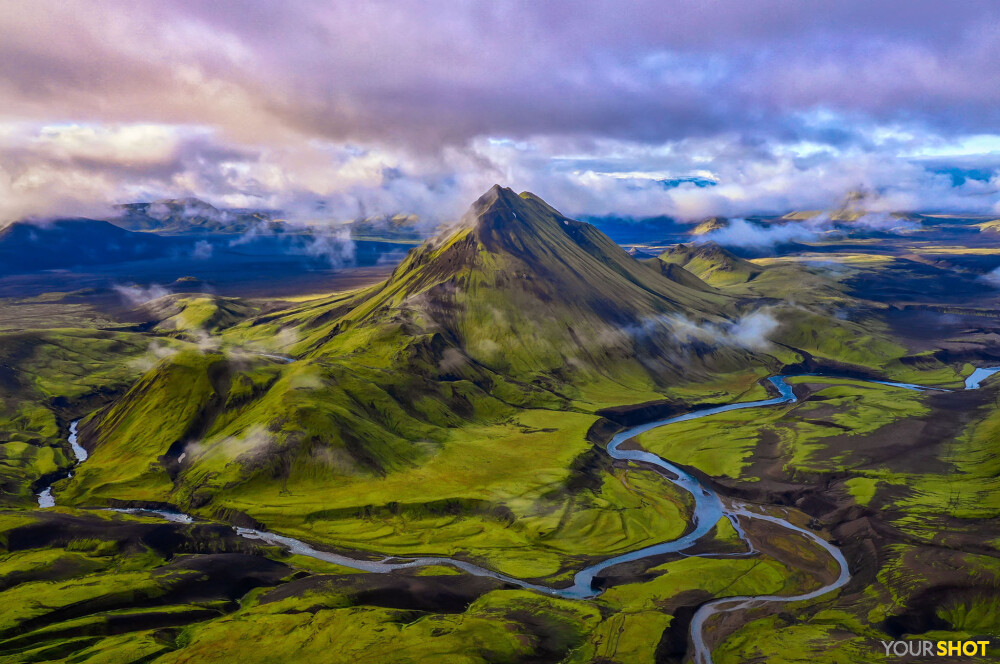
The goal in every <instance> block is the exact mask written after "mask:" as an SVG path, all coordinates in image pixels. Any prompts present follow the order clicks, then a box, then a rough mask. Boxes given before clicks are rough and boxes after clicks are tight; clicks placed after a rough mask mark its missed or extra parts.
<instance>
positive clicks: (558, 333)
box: [296, 186, 740, 378]
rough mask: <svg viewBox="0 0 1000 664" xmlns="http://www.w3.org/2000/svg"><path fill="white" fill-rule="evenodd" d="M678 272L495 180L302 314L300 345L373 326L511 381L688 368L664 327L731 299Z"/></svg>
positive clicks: (330, 347) (721, 309) (332, 341)
mask: <svg viewBox="0 0 1000 664" xmlns="http://www.w3.org/2000/svg"><path fill="white" fill-rule="evenodd" d="M677 269H679V268H677ZM677 269H675V273H674V274H673V275H672V276H668V275H667V274H665V273H664V271H661V270H660V269H658V268H656V267H651V266H649V265H646V264H643V263H642V262H639V261H637V260H635V259H634V258H632V257H631V256H629V255H628V254H627V253H626V252H625V251H624V250H623V249H622V248H621V247H619V246H618V245H617V244H615V243H614V242H613V241H612V240H611V239H609V238H608V237H607V236H606V235H604V234H603V233H601V232H600V231H599V230H598V229H597V228H595V227H594V226H592V225H590V224H587V223H583V222H579V221H574V220H572V219H569V218H567V217H565V216H564V215H562V214H560V213H559V212H558V211H556V210H555V209H553V208H552V207H550V206H549V205H548V204H546V203H545V202H544V201H542V200H541V199H540V198H538V197H537V196H535V195H533V194H531V193H527V192H525V193H522V194H520V195H518V194H515V193H514V192H513V191H511V190H510V189H506V188H502V187H500V186H494V187H493V188H492V189H490V190H489V191H488V192H487V193H486V194H484V195H483V196H482V197H481V198H480V199H479V200H477V201H476V202H475V203H474V204H473V205H472V207H471V208H470V209H469V211H468V212H467V213H466V215H465V216H464V217H463V219H462V220H461V222H460V223H459V224H458V225H457V226H456V227H454V228H453V229H451V230H450V231H447V232H445V233H443V234H442V235H440V236H438V237H437V238H435V239H433V240H430V241H428V242H426V243H424V244H423V245H422V246H421V247H419V248H417V249H414V250H412V251H411V252H410V254H409V255H408V256H407V258H406V259H405V260H404V261H403V262H402V263H401V264H400V265H399V266H398V267H397V268H396V270H395V271H394V272H393V273H392V275H391V276H390V278H389V279H388V280H387V281H386V282H385V283H383V284H380V285H378V286H376V287H374V288H371V289H368V290H367V291H364V292H362V293H359V294H358V295H356V296H354V297H352V298H348V299H346V300H344V299H340V300H337V301H336V303H335V304H334V303H328V304H324V305H322V306H319V307H317V308H314V309H313V310H312V311H309V312H306V311H301V312H299V314H297V316H296V320H297V321H298V324H299V325H301V326H302V327H303V328H304V329H309V328H313V329H315V330H316V332H314V333H312V334H309V338H310V340H311V342H304V343H303V344H300V346H299V348H298V350H299V351H300V352H301V351H308V350H311V351H313V352H316V353H320V354H324V353H327V352H336V353H338V354H340V353H343V352H346V351H347V350H348V347H349V345H353V344H355V343H356V342H357V339H358V338H360V337H358V335H359V334H360V335H362V336H363V337H368V335H370V334H371V333H372V330H373V329H375V328H377V329H379V330H381V332H380V335H386V334H388V335H395V334H396V333H397V332H398V333H400V334H401V335H402V337H401V338H400V340H399V342H398V343H400V344H402V345H408V344H409V343H410V342H411V341H412V340H413V339H424V340H429V341H433V343H434V344H435V346H436V347H437V350H436V351H435V352H443V349H444V348H445V347H450V348H451V349H452V355H453V356H454V353H455V352H458V353H461V354H462V355H463V356H464V357H466V358H467V359H468V360H470V361H472V362H474V363H476V364H479V365H482V366H486V367H489V368H490V369H491V370H494V371H497V372H500V373H503V374H505V375H512V376H517V377H519V378H529V377H534V376H538V375H539V374H545V373H554V374H559V375H563V374H567V373H572V372H582V373H584V374H586V373H588V372H590V371H593V370H597V371H599V372H601V373H605V374H606V373H608V372H611V373H614V374H618V373H620V372H622V371H626V372H633V371H635V370H636V368H637V367H639V368H640V369H639V371H640V373H643V374H645V373H647V372H649V373H651V374H654V375H662V372H663V371H664V370H665V369H667V367H668V366H669V367H672V368H673V369H674V370H678V371H680V370H694V371H697V370H698V369H699V367H702V366H703V363H702V361H698V362H696V363H695V364H696V365H697V366H691V364H690V357H688V356H689V354H690V353H688V352H687V351H689V350H691V348H689V347H688V348H686V349H685V351H684V352H679V346H680V345H681V344H680V343H679V342H678V339H677V338H675V336H674V335H672V334H671V332H670V330H671V326H672V324H673V323H675V322H678V321H681V320H683V321H685V322H689V321H693V322H704V321H715V322H719V321H723V320H724V319H725V318H727V317H730V316H733V315H734V309H733V300H732V299H731V298H729V297H727V296H725V295H723V294H719V293H716V292H713V291H711V289H706V288H704V287H703V286H704V285H703V284H700V283H699V281H698V279H696V278H694V277H693V276H691V275H687V276H686V277H681V276H680V273H679V272H677V271H676V270H677ZM303 315H304V316H306V317H307V318H306V319H303V318H300V316H303ZM390 328H393V329H395V330H396V331H397V332H390V331H389V330H390ZM404 337H405V339H404ZM703 350H705V351H706V353H705V354H704V356H703V360H704V359H705V357H707V356H708V355H713V361H714V360H720V361H723V362H725V363H729V362H731V361H735V360H736V358H735V357H733V355H734V353H733V352H731V351H733V349H726V348H716V349H714V350H713V351H711V352H708V351H707V349H703ZM736 354H737V355H738V354H740V353H736ZM680 365H684V369H682V367H681V366H680ZM667 373H670V372H669V371H667Z"/></svg>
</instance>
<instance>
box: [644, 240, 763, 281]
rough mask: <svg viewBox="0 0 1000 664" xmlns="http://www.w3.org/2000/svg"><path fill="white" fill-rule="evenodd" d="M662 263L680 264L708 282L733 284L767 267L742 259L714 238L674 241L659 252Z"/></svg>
mask: <svg viewBox="0 0 1000 664" xmlns="http://www.w3.org/2000/svg"><path fill="white" fill-rule="evenodd" d="M659 260H660V261H662V262H663V263H671V264H674V265H679V266H680V267H682V268H684V269H685V270H686V271H687V272H689V273H691V274H693V275H694V276H696V277H697V278H699V279H700V280H702V281H703V282H704V283H706V284H709V285H711V286H716V287H718V286H732V285H734V284H742V283H746V282H748V281H751V280H753V279H755V278H756V277H757V276H758V275H760V274H761V273H762V272H764V270H765V269H766V268H764V267H762V266H760V265H756V264H755V263H751V262H750V261H747V260H744V259H742V258H740V257H739V256H736V255H735V254H733V253H731V252H729V251H727V250H726V249H724V248H722V247H721V246H719V245H718V244H716V243H715V242H705V243H703V244H677V245H674V246H673V247H671V248H670V249H668V250H667V251H665V252H663V253H662V254H660V256H659Z"/></svg>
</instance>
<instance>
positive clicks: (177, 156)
mask: <svg viewBox="0 0 1000 664" xmlns="http://www.w3.org/2000/svg"><path fill="white" fill-rule="evenodd" d="M998 174H1000V3H996V2H992V1H987V2H980V1H977V0H964V1H963V2H961V3H946V2H940V1H939V0H934V1H933V2H925V1H922V0H878V1H873V0H862V1H854V0H838V1H837V2H826V1H818V0H817V1H814V0H755V1H754V2H747V1H746V0H696V1H688V0H670V1H669V2H667V1H664V0H655V1H649V2H622V1H621V0H610V1H608V2H581V1H579V0H577V1H572V2H563V1H546V2H537V1H526V2H503V1H501V0H497V1H496V2H481V1H478V2H438V1H437V0H419V1H412V2H411V1H408V0H394V1H393V2H363V3H359V2H346V1H345V2H341V1H339V0H327V1H324V2H309V1H308V0H299V1H297V2H294V3H277V2H265V1H252V0H247V1H240V2H226V1H224V0H223V1H215V2H193V1H185V0H172V1H171V2H162V1H159V2H154V1H148V2H147V1H142V0H136V1H129V2H125V1H118V2H104V1H100V0H86V1H82V0H81V1H74V0H51V1H45V0H25V1H22V0H5V1H4V2H3V3H0V221H2V220H10V219H15V218H19V217H23V216H27V215H38V216H46V215H55V214H70V213H75V214H93V215H99V214H101V212H102V210H104V209H106V206H107V205H108V204H111V203H118V202H128V201H137V200H150V199H154V198H161V197H178V196H189V195H191V196H198V197H201V198H203V199H205V200H208V201H210V202H213V203H215V204H217V205H225V206H235V207H265V208H274V209H281V210H283V211H284V212H285V214H286V215H287V216H289V217H294V218H298V219H303V220H317V219H347V218H352V217H356V216H359V215H372V214H389V213H394V212H412V213H417V214H420V215H422V216H424V217H427V218H437V219H445V218H449V217H453V216H455V215H457V214H459V213H460V212H461V211H462V210H463V209H464V208H465V207H466V206H467V205H468V204H469V203H470V202H471V200H473V199H474V198H475V197H476V196H477V195H478V194H479V193H481V192H482V191H483V190H485V189H486V188H488V187H489V186H490V185H491V184H493V183H494V182H499V183H501V184H504V185H507V186H511V187H513V188H515V189H516V190H522V189H530V190H532V191H534V192H535V193H537V194H539V195H541V196H542V197H544V198H546V199H547V200H549V201H550V202H551V203H552V204H553V205H555V206H556V207H558V208H560V209H561V210H563V211H564V212H566V213H569V214H573V215H578V216H579V215H588V214H589V215H603V214H619V215H634V216H649V215H657V214H669V215H674V216H678V217H681V218H684V219H696V218H699V217H703V216H708V215H712V214H724V215H741V214H749V213H767V212H785V211H788V210H790V209H803V208H805V209H816V208H823V207H829V206H832V205H835V204H836V203H837V202H838V201H839V200H840V199H841V198H842V197H843V196H844V194H845V193H846V192H848V191H851V190H855V189H858V188H864V189H868V190H871V191H874V192H878V194H879V199H878V201H877V202H876V203H875V204H873V205H874V206H875V207H878V208H881V209H884V210H915V209H920V210H934V211H957V210H968V211H977V212H983V213H1000V207H998V201H1000V197H998V195H997V189H998V187H1000V175H998Z"/></svg>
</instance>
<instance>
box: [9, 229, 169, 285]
mask: <svg viewBox="0 0 1000 664" xmlns="http://www.w3.org/2000/svg"><path fill="white" fill-rule="evenodd" d="M172 246H173V244H172V243H171V242H169V241H168V240H166V239H164V238H158V237H154V236H150V235H146V234H143V233H132V232H129V231H127V230H123V229H121V228H118V227H117V226H115V225H113V224H109V223H108V222H106V221H98V220H97V219H82V218H80V219H56V220H54V221H49V222H27V221H18V222H15V223H13V224H10V225H9V226H7V227H5V228H3V229H0V273H6V274H13V273H18V272H31V271H35V270H46V269H54V268H71V267H77V266H85V265H102V264H108V263H118V262H123V261H132V260H139V259H144V258H157V257H161V256H165V255H166V254H167V253H168V252H169V250H170V248H171V247H172Z"/></svg>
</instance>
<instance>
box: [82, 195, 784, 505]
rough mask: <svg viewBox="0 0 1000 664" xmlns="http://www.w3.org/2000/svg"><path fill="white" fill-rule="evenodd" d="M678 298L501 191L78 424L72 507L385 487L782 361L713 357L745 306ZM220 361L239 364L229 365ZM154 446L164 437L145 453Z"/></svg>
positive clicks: (688, 290)
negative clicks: (489, 440) (550, 414)
mask: <svg viewBox="0 0 1000 664" xmlns="http://www.w3.org/2000/svg"><path fill="white" fill-rule="evenodd" d="M681 271H682V268H679V267H677V268H674V270H673V272H674V273H675V274H674V276H675V277H677V275H679V274H681ZM681 281H687V282H689V283H691V284H693V285H698V282H697V280H696V279H695V278H694V277H693V276H690V275H688V277H687V278H684V279H678V280H673V279H670V278H668V277H667V276H665V275H664V274H663V273H662V272H661V270H659V269H657V268H654V267H650V266H648V265H644V264H643V263H641V262H639V261H636V260H635V259H634V258H632V257H631V256H629V255H628V254H627V253H626V252H625V251H624V250H623V249H621V248H620V247H619V246H618V245H616V244H615V243H614V242H613V241H611V240H610V239H609V238H608V237H607V236H605V235H604V234H603V233H601V232H600V231H598V230H597V229H596V228H595V227H593V226H591V225H590V224H586V223H581V222H578V221H574V220H572V219H569V218H567V217H565V216H563V215H562V214H560V213H559V212H557V211H556V210H554V209H553V208H552V207H550V206H549V205H547V204H546V203H544V202H543V201H542V200H541V199H539V198H538V197H536V196H534V195H532V194H530V193H523V194H520V195H517V194H515V193H514V192H513V191H511V190H510V189H505V188H501V187H498V186H497V187H493V188H492V189H491V190H490V191H488V192H487V193H486V194H485V195H483V196H482V197H481V198H480V199H479V200H478V201H476V202H475V203H474V204H473V205H472V207H471V208H470V210H469V211H468V213H467V214H466V215H465V216H464V217H463V219H462V220H461V222H460V223H459V224H458V225H457V226H456V227H454V228H452V229H451V230H449V231H447V232H445V233H443V234H442V235H440V236H438V237H437V238H435V239H433V240H429V241H427V242H425V243H424V244H423V245H421V246H420V247H418V248H416V249H413V250H411V251H410V253H409V254H408V256H407V257H406V259H405V260H404V261H403V262H402V263H401V264H400V265H399V266H397V268H396V269H395V270H394V272H393V273H392V274H391V276H390V277H389V279H388V280H386V281H385V282H384V283H381V284H378V285H375V286H372V287H369V288H366V289H363V290H360V291H352V292H348V293H342V294H337V295H334V296H331V297H328V298H324V299H320V300H313V301H310V302H307V303H303V304H301V305H298V306H297V307H295V308H292V309H288V310H283V311H276V312H271V313H267V314H264V315H261V316H258V317H256V318H251V319H249V320H247V321H245V322H243V323H237V324H235V325H232V323H233V322H234V321H232V320H227V321H225V328H226V329H224V330H221V331H220V330H216V333H217V336H216V337H215V338H214V340H213V341H212V343H203V342H199V349H215V350H208V351H207V352H205V350H202V351H201V352H200V353H198V354H195V353H192V352H187V353H181V354H179V355H176V356H170V357H167V358H165V359H164V360H162V361H160V362H158V363H157V364H156V365H155V366H154V367H153V368H152V369H151V370H150V371H149V372H148V373H147V374H146V375H145V376H144V377H143V378H142V379H141V380H140V381H139V382H138V383H136V384H135V386H134V387H133V388H132V389H131V390H130V391H129V392H128V393H127V394H125V395H124V396H122V397H121V398H120V399H119V400H117V401H115V402H114V403H113V404H111V405H110V406H109V407H107V408H106V409H104V410H102V411H100V412H99V413H98V414H97V415H96V416H95V417H93V418H91V419H89V420H88V421H86V422H85V423H84V424H83V425H82V428H81V432H82V436H83V438H82V440H84V444H85V445H88V446H90V447H93V448H94V455H93V458H92V459H91V460H89V461H88V465H87V467H82V468H81V469H80V471H79V473H78V475H77V476H76V477H75V479H74V480H73V487H74V488H73V489H72V490H73V491H74V492H79V495H80V496H83V495H84V494H89V495H90V496H91V498H88V500H91V499H92V500H96V501H99V500H103V499H105V498H110V497H114V496H117V495H120V494H121V493H122V492H123V491H124V489H123V487H126V488H127V487H129V486H132V487H133V488H134V487H136V486H140V485H141V486H143V487H145V489H144V490H147V489H148V493H147V494H146V495H147V496H148V497H149V499H154V496H160V498H155V499H162V496H164V495H165V494H164V493H163V492H166V491H171V490H173V489H172V488H171V487H174V486H175V485H177V486H179V484H177V483H178V482H180V483H183V484H184V486H186V487H188V488H186V489H184V490H185V491H188V490H191V491H195V490H196V487H204V486H207V485H205V483H206V482H209V481H210V482H211V483H212V484H213V485H215V484H218V486H220V487H221V486H229V485H230V484H228V483H242V482H246V481H250V480H251V479H252V478H253V477H256V476H258V475H260V476H261V477H264V476H266V477H285V476H286V474H287V473H293V474H294V473H300V472H301V473H303V474H305V475H309V474H310V473H316V472H318V471H317V470H316V463H315V459H316V458H318V457H317V456H316V455H320V456H322V457H323V458H326V457H327V456H329V455H333V457H331V458H335V459H336V460H337V461H336V464H335V465H337V467H341V466H342V467H344V468H350V469H354V470H352V471H351V472H375V473H385V472H389V471H391V470H392V469H394V468H404V467H409V466H411V465H412V464H415V463H419V462H420V459H421V458H423V457H422V455H423V454H424V452H423V450H425V449H426V444H430V443H433V441H440V440H444V439H445V438H447V436H448V435H450V434H448V433H447V431H448V430H449V429H450V428H452V427H456V426H463V423H468V422H472V423H478V424H482V423H483V422H494V421H496V418H498V417H500V418H502V417H508V416H510V415H511V414H512V413H513V412H515V410H514V409H517V408H556V409H559V410H562V409H566V408H570V407H576V408H587V407H590V408H600V407H601V405H609V404H614V405H617V404H620V403H630V402H631V403H635V402H638V401H644V400H649V399H652V398H655V397H656V395H659V394H662V390H663V389H664V388H666V387H668V386H670V385H673V384H675V383H676V382H677V381H678V380H679V378H680V377H681V376H686V377H687V378H688V379H691V378H692V377H698V376H704V377H709V376H711V375H712V374H713V372H717V371H721V372H727V371H733V370H737V369H742V368H745V367H747V366H748V365H751V364H755V363H756V364H758V365H759V364H761V363H763V362H767V361H768V360H772V358H769V357H765V356H762V355H760V353H759V351H757V350H753V349H750V348H748V347H746V346H741V345H740V344H738V343H729V342H727V341H726V339H722V340H721V341H720V339H719V337H720V336H722V337H725V334H724V330H726V329H727V327H726V326H727V325H730V324H731V321H732V320H734V319H736V318H737V316H738V315H739V312H738V311H737V308H736V305H737V299H736V298H733V297H731V296H728V295H725V294H723V293H720V292H717V291H715V290H713V289H707V288H705V287H702V286H699V287H698V288H694V287H690V286H687V285H685V284H684V283H680V282H681ZM248 313H249V312H248ZM720 331H722V333H720ZM178 334H179V335H187V336H188V337H189V338H195V337H191V336H190V334H191V331H190V330H188V329H186V328H185V329H184V330H183V331H181V332H178ZM281 340H287V341H285V342H284V343H283V344H281V345H280V347H277V348H276V347H275V345H274V344H275V342H279V343H280V342H281ZM227 344H233V345H235V346H238V347H239V349H238V350H234V352H232V353H227V352H220V349H222V348H225V347H226V345H227ZM248 346H249V347H251V348H252V347H253V346H257V347H258V348H260V347H264V348H269V349H271V350H270V352H271V353H274V352H281V353H283V354H287V355H291V356H294V357H295V358H297V361H295V362H294V363H292V364H288V365H282V364H280V363H278V364H277V366H275V361H274V360H273V359H266V360H264V359H260V358H259V357H258V360H257V361H258V362H265V361H266V362H269V363H270V367H269V368H268V369H267V370H266V371H265V370H264V369H262V368H260V367H257V368H254V367H255V366H256V365H255V364H253V363H252V362H250V363H248V360H247V358H248V355H247V353H246V352H245V351H244V350H243V349H245V348H247V347H248ZM272 357H273V356H272ZM282 367H283V368H282ZM278 376H280V377H278ZM178 395H183V396H178ZM574 403H575V404H577V405H576V406H572V404H574ZM587 404H590V406H588V405H587ZM264 427H266V430H265V429H264ZM147 429H149V430H155V431H156V432H157V433H156V435H155V437H150V436H148V435H147V436H143V435H139V433H138V432H139V431H145V430H147ZM249 431H258V435H256V436H255V437H254V440H255V441H257V442H259V444H257V443H255V444H254V445H253V446H252V449H253V455H255V456H253V458H254V459H257V460H256V461H254V462H253V463H250V464H249V465H248V464H243V465H242V466H241V465H231V466H226V465H223V466H220V465H217V464H216V461H213V460H212V459H213V458H215V457H213V455H214V454H216V452H217V453H218V454H219V455H222V456H219V457H218V458H219V459H222V458H231V457H226V456H225V455H223V452H222V450H223V449H224V448H225V447H226V446H227V445H228V446H229V447H233V444H231V443H232V441H233V440H239V441H244V442H245V440H246V436H248V435H249V434H248V433H247V432H249ZM191 441H208V442H207V443H198V445H197V446H195V447H191V446H190V445H189V444H190V443H191ZM224 441H230V442H229V443H224ZM419 441H422V442H421V445H415V444H414V443H416V442H419ZM219 446H222V447H219ZM235 447H236V448H238V449H241V450H242V449H244V447H245V446H244V443H243V442H241V443H240V444H239V445H236V446H235ZM246 449H248V450H249V448H246ZM212 450H216V452H213V451H212ZM247 453H248V454H250V452H249V451H248V452H247ZM248 458H250V457H248ZM338 472H339V471H338ZM154 487H155V488H154ZM197 491H198V492H204V494H205V495H204V497H198V496H195V495H193V494H192V495H191V496H188V497H187V498H184V499H183V500H184V501H187V500H190V501H192V502H193V503H196V502H199V501H202V500H207V499H209V498H208V496H209V495H210V494H211V493H212V492H211V491H208V489H207V488H201V489H197ZM200 495H201V494H199V496H200Z"/></svg>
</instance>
